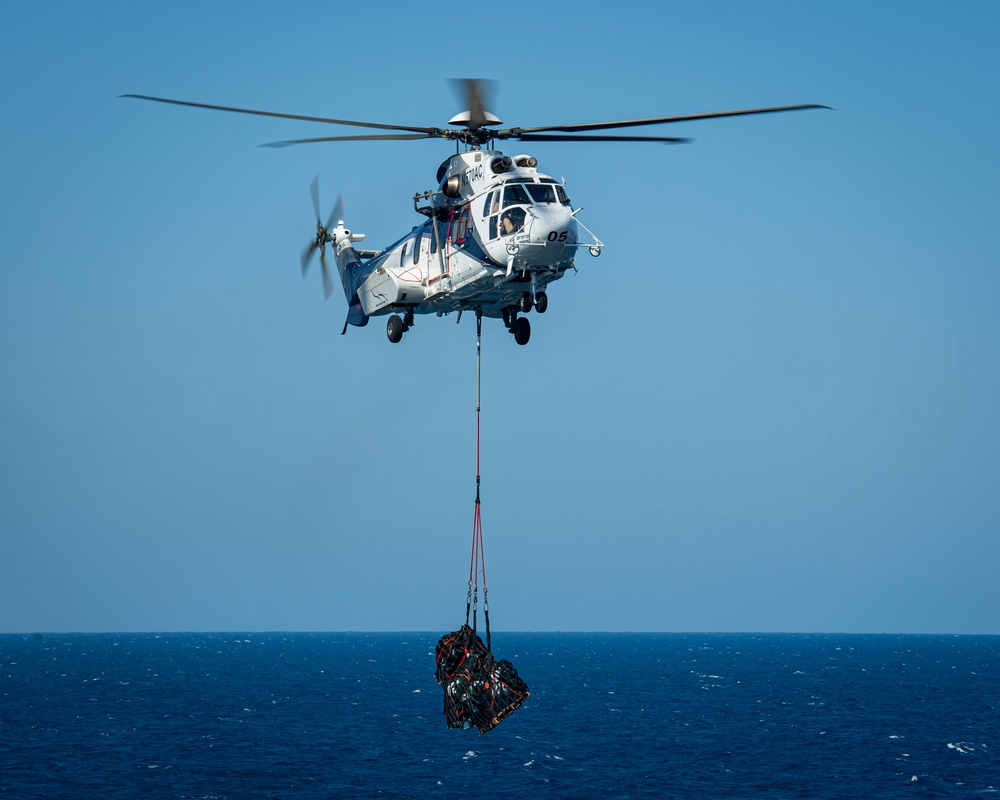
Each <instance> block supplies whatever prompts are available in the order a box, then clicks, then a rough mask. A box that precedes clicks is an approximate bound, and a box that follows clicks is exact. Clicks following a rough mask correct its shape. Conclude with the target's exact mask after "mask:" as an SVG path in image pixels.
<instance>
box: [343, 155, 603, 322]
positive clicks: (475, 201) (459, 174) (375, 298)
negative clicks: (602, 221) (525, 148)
mask: <svg viewBox="0 0 1000 800" xmlns="http://www.w3.org/2000/svg"><path fill="white" fill-rule="evenodd" d="M438 183H439V185H438V189H437V190H436V191H433V192H425V193H423V194H417V195H416V196H415V197H414V206H415V208H416V209H417V211H419V212H420V213H423V214H425V215H426V216H427V217H428V220H427V221H426V222H424V223H423V224H422V225H418V226H416V227H414V228H413V229H412V230H411V231H410V232H409V233H408V234H406V236H404V237H401V238H400V239H399V240H398V241H396V242H394V243H393V244H391V245H389V246H388V247H387V248H385V249H384V250H381V251H379V252H378V253H370V252H366V251H361V254H359V251H357V250H356V249H355V248H354V246H353V242H355V241H358V239H359V237H358V236H357V235H352V234H351V233H350V231H348V230H345V229H343V228H342V227H340V228H337V229H334V230H331V231H330V234H329V235H330V240H331V241H332V242H333V243H334V253H335V254H336V258H337V266H338V269H339V271H340V275H341V281H342V283H343V286H344V292H345V295H346V296H347V299H348V302H349V304H350V305H351V306H352V314H353V318H349V321H350V322H351V323H352V324H354V325H364V324H366V323H367V318H368V317H374V316H382V315H386V314H393V313H402V314H404V316H405V317H406V319H408V320H409V322H407V323H406V327H408V326H409V324H411V323H412V317H413V315H414V314H429V313H437V314H438V315H439V316H440V315H444V314H448V313H451V312H453V311H464V310H475V311H477V312H481V313H482V314H483V315H484V316H488V317H503V318H504V320H505V321H506V322H507V324H508V327H511V325H512V323H513V322H515V321H516V317H517V313H518V311H520V312H521V313H525V312H526V311H528V310H529V309H530V308H532V307H536V308H537V309H538V310H539V311H543V310H544V307H545V306H547V297H544V292H545V289H546V287H547V286H548V285H549V284H550V283H551V282H553V281H555V280H558V279H559V278H561V277H562V276H563V275H565V274H566V272H567V270H569V269H573V268H574V263H573V262H574V258H575V257H576V253H577V250H578V249H579V247H580V244H579V227H580V226H579V224H578V223H577V220H576V216H575V214H576V212H574V211H573V209H572V207H571V205H570V201H569V198H568V197H567V195H566V190H565V187H564V186H563V185H562V184H561V183H559V182H558V181H556V180H555V179H554V178H552V177H550V176H548V175H545V174H543V173H541V172H539V171H538V169H537V161H536V160H535V159H534V158H533V157H531V156H527V155H519V156H516V157H513V158H511V157H509V156H505V155H503V153H501V152H499V151H496V150H478V149H474V150H470V151H468V152H464V153H458V154H456V155H454V156H452V157H450V158H449V159H448V160H447V161H445V162H444V163H443V164H442V165H441V167H440V169H439V170H438ZM421 200H424V201H426V204H425V205H422V206H421V205H418V203H419V202H420V201H421ZM602 246H603V245H602V244H601V242H600V241H599V240H597V239H596V238H595V239H594V240H593V242H592V243H591V244H590V247H591V252H592V253H593V254H595V255H596V254H599V252H600V248H601V247H602ZM363 256H369V257H368V258H363ZM540 295H541V296H543V299H542V300H541V301H539V296H540ZM359 312H360V313H359ZM362 315H363V318H362ZM515 333H516V331H515ZM390 338H392V331H391V327H390Z"/></svg>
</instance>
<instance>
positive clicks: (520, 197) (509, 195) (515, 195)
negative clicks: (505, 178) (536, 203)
mask: <svg viewBox="0 0 1000 800" xmlns="http://www.w3.org/2000/svg"><path fill="white" fill-rule="evenodd" d="M513 205H523V206H530V205H531V200H530V199H528V193H527V192H526V191H524V186H522V185H514V186H511V185H510V184H508V185H507V187H506V188H505V189H504V192H503V207H504V208H507V206H513Z"/></svg>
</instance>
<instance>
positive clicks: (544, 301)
mask: <svg viewBox="0 0 1000 800" xmlns="http://www.w3.org/2000/svg"><path fill="white" fill-rule="evenodd" d="M548 307H549V296H548V295H547V294H545V292H535V311H537V312H538V313H539V314H544V313H545V309H547V308H548Z"/></svg>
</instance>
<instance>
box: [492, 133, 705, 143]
mask: <svg viewBox="0 0 1000 800" xmlns="http://www.w3.org/2000/svg"><path fill="white" fill-rule="evenodd" d="M512 138H513V137H512ZM516 138H517V139H518V140H519V141H522V142H665V143H666V144H688V143H689V142H693V141H694V139H686V138H682V137H677V136H609V135H604V134H599V135H597V136H589V135H587V134H581V135H579V136H574V135H573V134H561V133H522V134H521V135H520V136H518V137H516Z"/></svg>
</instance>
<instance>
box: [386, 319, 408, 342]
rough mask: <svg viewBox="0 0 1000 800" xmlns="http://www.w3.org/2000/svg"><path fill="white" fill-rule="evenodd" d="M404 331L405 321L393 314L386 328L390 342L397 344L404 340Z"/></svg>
mask: <svg viewBox="0 0 1000 800" xmlns="http://www.w3.org/2000/svg"><path fill="white" fill-rule="evenodd" d="M404 330H406V325H404V324H403V320H402V318H401V317H400V316H399V314H393V315H392V316H391V317H389V321H388V322H387V323H386V326H385V333H386V336H388V337H389V341H390V342H392V343H393V344H397V343H398V342H399V341H400V340H401V339H402V338H403V331H404Z"/></svg>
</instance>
